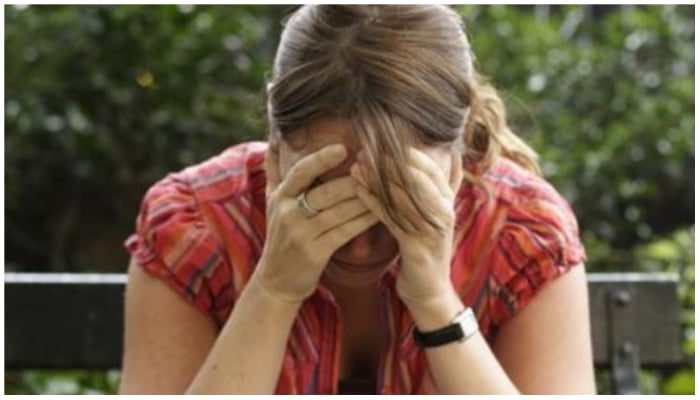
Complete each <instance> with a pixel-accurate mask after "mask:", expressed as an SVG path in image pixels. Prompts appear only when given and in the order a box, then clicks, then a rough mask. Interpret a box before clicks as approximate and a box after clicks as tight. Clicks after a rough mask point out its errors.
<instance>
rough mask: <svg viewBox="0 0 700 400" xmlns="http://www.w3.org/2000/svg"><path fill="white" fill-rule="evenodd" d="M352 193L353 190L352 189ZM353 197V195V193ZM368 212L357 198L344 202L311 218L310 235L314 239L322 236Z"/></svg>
mask: <svg viewBox="0 0 700 400" xmlns="http://www.w3.org/2000/svg"><path fill="white" fill-rule="evenodd" d="M353 192H354V189H353ZM353 195H354V193H353ZM368 211H369V210H368V209H367V207H366V206H365V205H364V203H362V201H360V200H359V199H358V198H356V197H355V198H354V199H351V200H347V201H344V202H342V203H340V204H337V205H335V206H334V207H331V208H328V209H326V210H324V211H323V212H321V213H320V214H318V215H317V216H315V217H313V218H311V222H312V223H313V225H314V226H313V228H311V229H312V231H311V233H312V235H313V236H314V237H318V236H322V235H323V234H324V233H325V232H328V231H329V230H332V229H334V228H336V227H337V226H339V225H342V224H344V223H346V222H347V221H349V220H351V219H353V218H355V217H357V216H358V215H362V214H364V213H366V212H368Z"/></svg>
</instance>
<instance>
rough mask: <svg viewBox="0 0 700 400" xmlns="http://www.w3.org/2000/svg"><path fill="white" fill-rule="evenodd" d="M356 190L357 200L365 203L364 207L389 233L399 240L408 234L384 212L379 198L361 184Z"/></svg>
mask: <svg viewBox="0 0 700 400" xmlns="http://www.w3.org/2000/svg"><path fill="white" fill-rule="evenodd" d="M355 190H356V193H357V198H358V199H360V200H361V201H362V203H364V205H365V206H366V207H367V208H368V209H369V210H370V211H371V212H372V214H374V215H375V216H376V217H377V218H378V219H379V221H381V222H382V223H383V224H384V225H385V226H386V227H387V229H389V232H391V234H392V235H394V237H396V238H397V239H399V238H400V237H402V236H403V235H404V234H405V233H406V232H405V231H404V230H403V229H401V227H400V226H398V225H396V223H394V221H393V220H392V219H391V218H389V215H388V214H387V213H386V212H385V211H384V208H383V207H382V204H381V202H380V201H379V199H378V198H377V196H375V195H374V194H372V193H371V192H370V191H369V190H368V189H367V188H366V187H364V186H362V185H360V184H358V185H357V186H356V187H355ZM411 228H413V227H411Z"/></svg>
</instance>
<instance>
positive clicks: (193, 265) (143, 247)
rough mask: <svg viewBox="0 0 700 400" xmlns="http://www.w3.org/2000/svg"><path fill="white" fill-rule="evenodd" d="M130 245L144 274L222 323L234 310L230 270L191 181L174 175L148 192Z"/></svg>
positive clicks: (127, 243)
mask: <svg viewBox="0 0 700 400" xmlns="http://www.w3.org/2000/svg"><path fill="white" fill-rule="evenodd" d="M125 247H126V249H127V250H128V251H129V253H131V256H132V257H133V258H134V259H135V260H136V262H137V263H138V265H140V266H141V267H142V268H143V269H144V270H146V271H147V272H148V273H150V274H151V275H153V276H155V277H157V278H159V279H161V280H163V281H164V282H165V283H166V284H167V285H168V286H169V287H171V288H172V289H174V290H175V291H176V292H177V293H178V294H179V295H180V296H181V297H182V298H183V299H184V300H185V301H187V302H188V303H189V304H191V305H192V306H194V307H195V308H196V309H198V310H200V311H201V312H203V313H205V314H206V315H208V316H210V317H212V318H213V319H214V320H215V322H216V323H217V324H218V326H219V327H221V326H222V325H223V323H224V321H225V319H226V318H227V315H228V312H229V311H230V309H231V297H232V294H231V285H232V277H231V269H230V268H229V267H228V265H227V260H226V258H225V257H224V254H223V253H222V250H221V246H220V245H219V243H218V242H217V240H216V238H215V236H214V235H213V234H212V232H211V231H210V229H209V228H208V227H207V225H206V224H205V222H204V220H203V218H202V215H201V212H200V210H199V207H198V204H197V201H196V198H195V196H194V193H193V192H192V190H191V187H190V185H189V184H188V183H187V182H185V181H182V180H179V179H178V178H177V175H175V174H171V175H169V176H168V177H166V178H165V179H163V180H161V181H160V182H158V183H156V184H155V185H154V186H152V187H151V188H150V189H149V190H148V192H147V193H146V195H145V197H144V199H143V202H142V204H141V209H140V212H139V214H138V216H137V219H136V232H135V233H134V234H133V235H131V236H130V237H129V238H128V239H127V240H126V242H125Z"/></svg>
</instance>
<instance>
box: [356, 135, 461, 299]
mask: <svg viewBox="0 0 700 400" xmlns="http://www.w3.org/2000/svg"><path fill="white" fill-rule="evenodd" d="M407 161H408V164H407V165H405V167H404V168H406V170H407V175H408V179H409V182H408V183H409V184H410V185H411V186H412V187H413V188H414V189H415V190H416V191H418V192H420V193H421V196H420V198H421V199H424V200H425V201H426V203H425V204H423V206H424V207H425V209H426V211H427V212H428V213H429V214H430V215H432V216H433V219H434V222H436V223H437V226H432V225H431V224H430V223H429V222H428V221H427V220H426V219H425V218H423V217H422V216H421V214H420V213H419V212H418V210H417V209H416V207H415V206H414V205H413V204H412V203H411V201H410V200H409V196H408V194H407V191H406V189H405V188H404V187H402V186H401V184H400V183H399V182H400V180H399V179H398V176H397V173H396V170H395V168H396V163H392V161H391V160H389V163H390V165H393V166H394V168H390V171H389V176H390V183H389V185H390V187H389V190H390V191H391V194H392V196H393V198H394V199H396V205H397V208H398V209H397V210H396V211H397V212H398V214H399V215H400V218H402V221H405V225H406V226H407V227H408V228H407V229H403V228H401V227H400V226H398V225H397V224H396V223H394V222H393V221H392V220H391V219H390V218H389V217H388V215H387V213H386V212H385V211H384V209H383V207H382V204H381V202H380V200H379V199H378V197H377V196H376V194H375V193H374V192H373V190H372V188H371V185H370V184H369V182H370V180H369V175H368V173H369V172H368V171H369V168H368V165H369V164H368V160H367V157H366V154H364V153H362V152H361V153H360V154H359V156H358V158H357V162H356V163H355V164H354V165H353V166H352V167H351V169H350V174H351V176H352V177H353V178H354V179H355V181H356V182H357V186H356V192H357V197H358V198H359V199H360V200H361V201H362V202H363V203H364V204H365V205H366V207H367V208H368V209H369V210H371V212H372V213H373V214H374V215H375V216H376V217H377V218H378V219H379V220H380V221H381V222H382V223H383V224H384V225H385V226H386V227H387V228H388V229H389V231H390V232H391V234H392V235H393V236H394V238H395V239H396V240H397V241H398V244H399V252H400V256H401V270H400V271H399V274H398V277H397V283H396V290H397V293H398V295H399V297H400V298H401V300H402V301H403V302H404V303H406V304H407V305H411V304H419V303H422V302H429V301H431V300H432V299H434V298H438V297H440V296H442V295H443V294H444V293H446V291H449V290H453V288H452V283H451V280H450V261H451V258H452V253H453V248H452V247H453V234H454V225H455V212H454V201H455V197H456V194H457V191H458V189H459V187H460V184H461V182H462V179H463V171H462V163H461V156H460V155H459V154H458V153H457V152H456V151H455V152H452V154H451V156H450V166H449V167H444V166H441V165H439V164H438V162H436V160H434V159H433V157H431V156H429V155H428V154H426V153H425V152H423V151H421V150H418V149H417V148H415V147H411V148H409V149H408V151H407ZM447 169H449V171H447Z"/></svg>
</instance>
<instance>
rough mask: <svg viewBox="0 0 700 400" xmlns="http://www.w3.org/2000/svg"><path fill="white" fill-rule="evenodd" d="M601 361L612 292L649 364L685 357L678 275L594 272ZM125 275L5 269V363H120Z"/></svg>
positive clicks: (605, 357)
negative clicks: (621, 298) (629, 313)
mask: <svg viewBox="0 0 700 400" xmlns="http://www.w3.org/2000/svg"><path fill="white" fill-rule="evenodd" d="M588 282H589V297H590V308H591V325H592V326H591V330H592V337H593V344H594V358H595V363H596V365H597V366H599V367H607V366H609V365H610V362H611V356H610V354H611V349H610V343H611V342H612V340H611V335H612V334H613V332H610V326H611V324H610V322H611V321H610V318H611V316H612V315H614V314H613V311H612V310H611V307H614V306H611V304H614V302H611V301H610V295H611V294H610V293H612V292H613V291H614V290H620V288H626V289H627V290H629V292H630V296H631V301H633V302H634V309H633V316H634V317H633V318H632V322H633V323H634V324H635V326H634V327H633V330H632V331H633V332H635V333H636V337H635V338H634V340H636V344H637V346H638V348H639V360H640V363H641V365H643V366H651V367H654V366H669V365H674V364H677V363H679V362H681V361H682V357H683V356H682V352H681V343H682V336H681V335H682V332H681V324H680V316H679V311H680V307H679V300H678V296H677V293H676V290H677V286H678V276H677V275H675V274H646V273H645V274H592V273H589V274H588ZM125 284H126V275H124V274H24V273H6V274H5V368H6V369H10V370H13V369H33V368H87V369H110V368H120V366H121V357H122V347H123V342H122V340H123V331H124V288H125Z"/></svg>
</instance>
